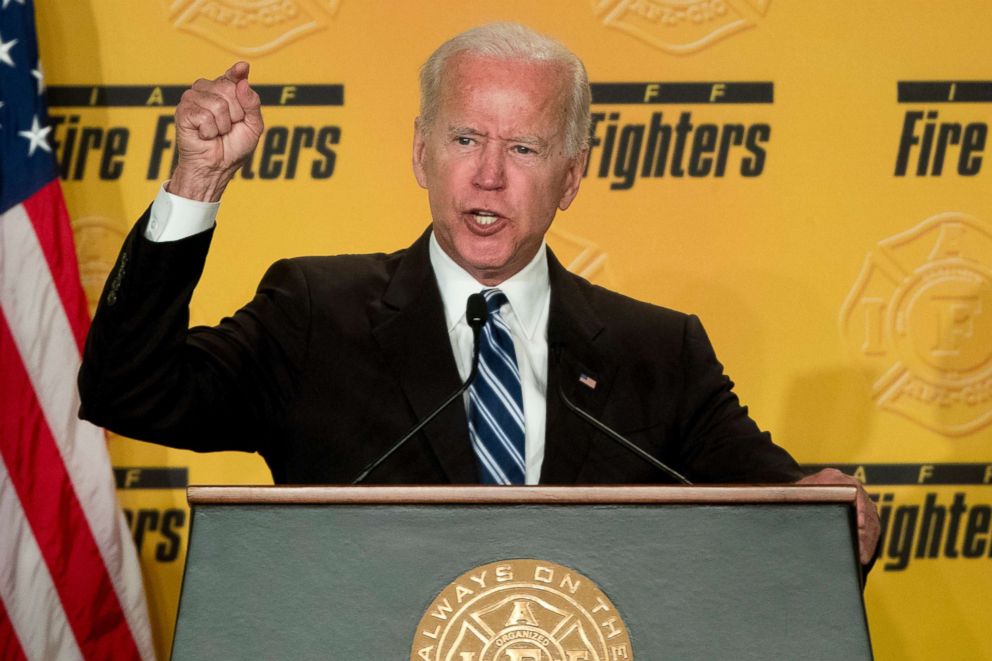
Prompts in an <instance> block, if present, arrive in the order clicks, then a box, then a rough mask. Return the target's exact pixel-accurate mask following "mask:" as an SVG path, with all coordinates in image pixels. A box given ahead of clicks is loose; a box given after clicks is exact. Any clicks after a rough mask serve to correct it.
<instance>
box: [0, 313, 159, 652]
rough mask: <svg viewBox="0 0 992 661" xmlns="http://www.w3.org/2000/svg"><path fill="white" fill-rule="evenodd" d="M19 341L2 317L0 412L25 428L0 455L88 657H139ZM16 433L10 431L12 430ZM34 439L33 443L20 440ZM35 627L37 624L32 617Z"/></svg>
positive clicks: (7, 439) (6, 440) (6, 438)
mask: <svg viewBox="0 0 992 661" xmlns="http://www.w3.org/2000/svg"><path fill="white" fill-rule="evenodd" d="M16 352H17V347H16V345H15V344H14V339H13V337H12V335H11V333H10V329H9V326H8V324H7V322H6V319H4V320H3V321H2V323H0V355H3V356H4V363H5V369H4V370H3V374H2V375H0V390H2V391H3V392H4V393H6V394H5V396H4V397H2V398H0V418H3V419H4V420H5V421H6V422H5V423H4V424H5V426H6V425H11V426H13V424H12V422H11V421H15V420H17V421H18V422H17V423H14V424H18V425H19V426H20V427H21V428H20V429H9V430H5V433H4V434H2V436H0V456H2V458H3V461H4V464H5V465H6V466H7V470H8V475H9V478H10V482H11V484H12V485H13V488H14V491H15V492H16V493H17V496H18V498H19V499H20V502H21V503H23V504H24V516H25V518H26V519H27V521H28V524H29V525H30V527H31V530H32V531H33V532H34V537H35V539H36V540H37V543H38V548H39V550H40V552H41V556H42V557H43V558H44V560H45V564H46V565H47V568H48V572H49V574H50V575H51V580H52V582H53V583H54V585H55V589H56V591H57V592H58V595H59V599H60V601H61V602H62V607H63V609H64V610H65V616H66V619H67V620H68V622H69V624H70V626H71V627H72V630H73V632H74V633H75V636H76V641H77V644H78V645H79V647H80V650H81V651H82V652H83V655H84V656H85V657H87V658H93V659H109V658H122V659H130V658H139V654H138V650H137V648H136V647H135V644H134V640H133V639H132V637H131V632H130V630H129V628H128V623H127V620H126V618H125V617H124V613H123V612H122V611H121V608H120V604H119V602H118V600H117V598H116V596H115V594H114V586H113V584H112V583H111V581H110V577H109V576H108V574H107V569H106V567H105V566H104V563H103V559H102V557H101V554H100V549H99V548H98V547H97V544H96V541H95V540H94V539H93V535H92V533H91V531H90V527H89V525H88V524H87V521H86V517H85V513H84V511H83V508H82V507H81V506H80V503H79V501H78V500H77V498H76V492H75V490H74V489H73V485H72V482H71V479H70V476H69V474H68V473H67V472H66V469H65V466H64V465H63V463H62V461H61V458H60V457H59V451H58V447H57V446H56V443H55V439H54V438H53V436H52V433H51V430H50V429H49V427H48V425H47V423H46V420H45V413H44V411H42V409H41V406H39V401H38V399H37V398H36V397H35V393H34V389H33V388H32V387H31V382H30V380H29V377H28V373H27V372H26V371H25V369H24V366H23V364H19V361H18V360H16V357H17V356H16ZM8 431H9V432H12V433H7V432H8ZM19 438H31V439H33V443H32V444H31V445H30V446H27V445H25V444H24V443H20V442H18V439H19ZM32 626H33V627H37V626H38V623H32Z"/></svg>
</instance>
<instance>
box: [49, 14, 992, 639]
mask: <svg viewBox="0 0 992 661" xmlns="http://www.w3.org/2000/svg"><path fill="white" fill-rule="evenodd" d="M36 4H37V13H38V20H39V30H40V40H41V48H42V52H43V58H44V63H45V73H46V75H47V84H48V85H49V88H50V94H51V100H52V105H53V107H52V115H53V118H54V120H55V121H56V122H57V126H56V129H55V131H54V135H55V139H56V141H57V143H58V144H57V154H58V157H59V162H60V164H61V167H62V175H63V179H64V184H65V190H66V196H67V198H68V203H69V207H70V210H71V212H72V214H73V217H74V219H75V221H74V222H75V230H76V235H77V239H78V244H79V250H80V261H81V268H82V271H83V278H84V283H85V286H86V288H87V293H88V294H89V295H90V297H91V300H93V299H94V298H95V296H96V294H97V292H98V291H99V289H100V287H101V286H102V282H103V280H104V278H105V277H106V274H107V272H108V270H109V267H110V264H111V260H112V259H113V257H114V255H115V254H116V250H117V248H118V246H119V245H120V241H121V239H122V237H123V235H124V233H125V232H126V231H127V228H128V227H129V225H130V223H132V222H133V220H134V219H135V218H137V216H138V215H139V214H140V213H141V211H142V210H143V209H144V207H145V206H146V205H147V204H148V203H149V202H150V201H151V199H152V198H153V196H154V194H155V192H156V190H157V188H158V186H159V183H160V181H161V180H163V179H164V178H166V177H167V175H168V169H169V165H170V162H171V159H172V157H173V150H172V143H171V140H172V133H171V128H172V127H171V124H170V121H171V120H170V116H171V106H172V104H174V103H175V101H176V98H177V96H178V92H179V90H181V89H182V86H184V85H187V84H189V83H190V82H191V81H192V80H193V79H195V78H197V77H200V76H204V77H213V76H216V75H218V74H219V73H220V72H222V71H223V70H224V69H226V68H227V67H228V66H229V65H230V63H231V62H233V61H234V60H236V59H240V58H246V59H249V60H250V61H251V62H252V74H251V79H252V81H253V82H254V83H255V84H256V85H260V86H261V88H262V89H263V95H264V96H265V99H266V101H267V107H266V109H265V117H266V124H267V126H268V134H267V137H266V138H265V139H264V142H263V144H262V146H261V147H260V149H259V151H258V152H257V153H256V155H255V157H254V160H253V162H252V164H251V166H250V168H249V170H248V171H246V172H245V173H244V174H243V176H242V177H241V179H240V180H239V181H236V182H235V183H234V184H233V185H232V186H231V187H230V188H229V189H228V194H227V196H226V197H225V201H224V204H223V207H222V210H221V214H220V219H219V228H218V231H217V235H216V238H215V241H214V244H213V248H212V252H211V254H210V259H209V262H208V264H207V267H206V272H205V274H204V276H203V280H202V283H201V285H200V287H199V288H198V290H197V293H196V297H195V299H194V302H193V312H192V316H193V322H194V323H213V322H215V321H216V320H218V319H219V318H220V317H221V316H222V315H224V314H226V313H228V312H230V311H232V310H234V309H235V308H236V307H238V306H239V305H240V304H242V303H243V302H245V301H247V300H248V299H249V298H250V296H251V294H252V292H253V288H254V286H255V284H256V283H257V281H258V279H259V277H260V276H261V274H262V272H263V271H264V269H265V268H266V266H267V265H268V264H269V263H271V262H272V261H273V260H275V259H276V258H278V257H282V256H289V255H300V254H314V253H340V252H367V251H377V250H391V249H396V248H400V247H402V246H405V245H407V244H408V243H410V242H411V241H412V239H413V238H415V237H416V236H417V235H418V233H419V232H420V231H421V230H422V229H423V227H424V226H425V225H426V224H427V222H428V214H427V206H426V200H425V196H424V194H423V192H422V191H421V190H420V189H419V188H418V187H417V186H416V184H415V182H414V180H413V177H412V176H411V172H410V164H409V162H410V143H411V136H412V126H413V118H414V116H415V114H416V105H417V99H416V83H415V81H416V75H417V67H418V65H419V63H420V62H422V61H423V60H424V58H425V57H426V56H427V55H428V53H429V52H430V51H431V50H432V49H433V48H434V47H435V46H436V45H437V44H438V43H440V42H441V41H442V40H443V39H444V38H446V37H448V36H450V35H451V34H453V33H455V32H457V31H460V30H462V29H464V28H466V27H469V26H472V25H475V24H478V23H480V22H484V21H490V20H500V19H512V20H518V21H522V22H525V23H528V24H530V25H532V26H534V27H536V28H537V29H539V30H542V31H545V32H547V33H550V34H552V35H554V36H556V37H558V38H560V39H561V40H562V41H564V42H565V43H566V44H568V45H570V46H571V47H572V48H573V49H574V50H575V51H576V52H578V53H579V54H580V55H581V56H582V57H583V58H584V60H585V62H586V64H587V66H588V69H589V72H590V77H591V79H592V81H593V82H594V84H595V96H596V103H595V105H594V107H593V111H594V113H595V117H594V118H595V120H596V122H595V134H594V143H595V145H594V149H593V152H592V155H591V159H590V166H589V170H588V174H587V177H586V180H585V181H584V183H583V186H582V187H583V190H582V192H581V194H580V195H579V197H578V200H577V201H576V203H575V204H574V205H573V207H572V208H571V209H570V210H569V211H568V212H567V213H566V214H563V215H562V216H561V217H560V218H559V219H558V220H557V221H556V225H555V228H554V230H553V234H552V237H551V244H552V246H553V247H554V248H555V249H556V250H557V251H558V253H559V254H560V255H561V256H562V257H563V258H564V260H565V261H566V262H568V263H569V264H570V266H571V268H573V269H574V270H576V271H579V272H581V273H583V274H585V275H586V276H587V277H589V278H590V279H592V280H594V281H597V282H600V283H603V284H606V285H608V286H611V287H614V288H616V289H619V290H620V291H622V292H624V293H627V294H630V295H632V296H635V297H638V298H642V299H646V300H649V301H652V302H655V303H659V304H662V305H666V306H669V307H674V308H677V309H682V310H686V311H692V312H695V313H697V314H699V315H700V316H701V318H702V319H703V321H704V323H705V324H706V326H707V328H708V330H709V332H710V334H711V336H712V339H713V341H714V343H715V345H716V347H717V350H718V353H719V355H720V357H721V359H722V360H723V362H724V363H725V365H726V366H727V369H728V371H729V373H730V374H731V375H732V376H733V377H734V379H735V380H736V381H737V382H738V384H739V385H738V392H739V394H740V395H741V397H742V399H743V400H744V401H745V402H746V403H747V404H749V405H750V407H751V410H752V413H753V415H754V416H755V418H756V419H757V420H758V421H759V422H760V423H761V424H762V425H763V426H764V427H766V428H768V429H770V430H771V431H772V433H773V434H774V436H775V437H776V438H777V439H778V441H779V442H780V443H782V444H784V445H786V446H787V447H788V448H789V449H790V450H791V451H792V452H793V453H794V454H795V455H796V456H797V457H798V458H799V459H800V461H802V462H804V463H807V464H811V465H813V464H825V463H833V464H844V465H846V466H847V468H848V470H851V471H856V472H857V474H858V475H859V476H860V477H861V478H862V479H864V480H865V481H866V482H867V484H868V486H869V488H870V491H871V492H872V493H873V494H874V495H875V496H877V497H878V498H879V499H880V505H881V509H882V512H883V519H884V523H885V526H886V537H885V539H884V540H883V555H882V559H881V560H880V562H879V566H878V567H877V568H876V569H875V571H874V572H873V574H872V576H871V579H870V581H869V584H868V587H867V591H866V599H867V605H868V613H869V621H870V625H871V632H872V637H873V641H874V644H875V648H876V651H877V655H878V657H879V658H880V659H897V658H898V659H932V658H983V657H984V658H989V657H992V643H990V641H989V638H988V636H987V633H986V628H987V625H988V607H987V604H986V603H985V602H986V600H987V596H988V594H989V593H990V589H992V572H990V571H989V569H990V556H992V540H990V528H992V522H990V519H992V516H990V512H992V493H990V487H989V486H988V485H989V483H990V482H992V468H990V465H992V447H990V446H992V442H990V441H992V427H990V422H992V356H990V354H992V294H990V291H992V285H990V282H992V196H990V195H989V194H988V193H989V185H988V182H989V177H990V176H992V172H989V170H992V165H989V164H988V163H987V160H988V151H989V147H988V121H989V117H990V112H989V110H990V108H992V106H990V105H989V103H990V102H992V82H989V79H992V71H990V69H989V63H990V62H992V41H990V40H989V39H988V34H987V28H988V18H989V14H988V8H987V5H986V4H985V3H983V2H978V1H973V2H964V1H960V0H952V1H949V2H943V3H933V2H930V1H929V0H912V1H910V0H907V1H904V2H900V3H871V2H869V3H839V2H780V1H778V0H776V1H774V2H773V1H771V0H544V1H542V2H533V1H530V0H526V1H525V0H501V1H499V2H495V1H489V0H475V1H473V2H464V0H461V1H456V0H435V1H434V2H364V1H359V0H340V2H338V1H333V0H172V1H169V0H150V1H147V2H123V1H120V0H118V1H110V2H106V1H103V2H97V1H96V0H79V1H77V2H72V3H67V2H55V0H37V3H36ZM983 81H984V82H983ZM679 83H691V84H679ZM111 450H112V454H113V459H114V463H115V465H116V466H117V467H118V470H117V477H118V484H119V486H120V496H121V500H122V502H123V504H124V507H125V508H126V509H127V511H128V514H129V517H130V519H131V525H132V528H133V530H134V533H135V537H136V539H137V540H138V542H139V544H140V547H141V557H142V559H143V562H144V567H145V569H146V574H145V575H146V581H147V586H148V593H149V598H150V602H151V612H152V615H153V618H154V620H155V622H154V624H155V630H156V635H157V644H158V649H159V650H160V653H162V655H163V656H164V655H165V654H166V651H167V650H168V648H169V643H170V640H171V635H172V626H173V618H174V614H175V607H176V602H177V597H178V587H179V579H180V575H181V568H182V563H183V560H184V557H185V542H186V535H187V530H188V513H187V510H186V506H185V494H184V491H183V490H182V487H184V486H185V485H186V484H187V483H258V482H267V481H269V479H270V478H269V475H268V471H267V470H266V469H265V467H264V465H263V463H262V462H261V461H260V460H259V459H258V458H257V457H253V456H242V455H236V454H219V455H211V456H203V455H193V454H191V453H186V452H180V451H172V450H168V449H163V448H159V447H155V446H152V445H147V444H143V443H136V442H132V441H126V440H122V439H117V438H114V439H112V444H111ZM983 622H984V623H985V624H984V625H982V623H983Z"/></svg>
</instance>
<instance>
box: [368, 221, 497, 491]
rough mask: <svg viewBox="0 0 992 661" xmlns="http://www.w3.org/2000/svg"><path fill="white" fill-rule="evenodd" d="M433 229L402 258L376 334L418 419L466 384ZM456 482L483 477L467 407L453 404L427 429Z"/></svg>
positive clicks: (376, 314)
mask: <svg viewBox="0 0 992 661" xmlns="http://www.w3.org/2000/svg"><path fill="white" fill-rule="evenodd" d="M429 237H430V229H428V230H427V232H425V233H424V234H423V235H422V236H421V237H420V238H419V239H418V240H417V241H416V243H414V244H413V245H412V246H411V247H410V249H409V250H408V251H407V253H406V255H405V256H404V257H403V258H402V260H401V261H400V264H399V266H398V267H397V270H396V273H395V274H394V275H393V277H392V279H391V280H390V283H389V285H388V286H387V289H386V293H385V295H384V296H383V298H382V303H381V305H379V306H376V307H375V308H373V310H372V313H371V316H372V320H371V321H372V334H373V336H374V337H375V339H376V341H377V342H378V343H379V347H380V348H381V350H382V353H383V357H384V359H385V364H386V369H389V370H392V371H393V373H394V374H395V376H396V379H397V381H398V382H399V384H400V387H401V388H402V389H403V392H404V394H405V395H406V398H407V401H408V402H409V404H410V407H411V408H412V409H413V412H414V416H415V417H416V419H417V420H422V419H424V418H425V417H427V416H428V415H429V414H430V413H431V411H433V410H434V409H435V408H437V407H438V406H439V405H440V404H441V402H442V401H443V400H444V399H445V398H446V397H447V396H448V395H450V394H451V393H452V392H454V391H455V390H456V389H457V388H458V386H459V385H460V380H459V377H458V368H457V366H456V365H455V359H454V356H453V355H452V352H451V341H450V339H449V338H448V333H447V324H446V322H445V317H444V307H443V304H442V302H441V293H440V291H439V290H438V286H437V281H436V279H435V277H434V271H433V270H432V269H431V266H430V256H429V252H428V240H429ZM421 433H422V434H423V435H425V436H426V438H427V440H428V442H429V443H430V446H431V448H432V450H433V451H434V454H435V455H436V458H437V461H438V463H439V465H440V466H441V468H442V470H443V471H444V473H445V474H446V475H447V477H448V479H449V480H450V481H451V482H453V483H475V482H478V481H479V478H478V472H477V469H476V462H475V454H474V452H473V451H472V446H471V444H470V443H469V440H468V421H467V419H466V417H465V407H464V406H463V405H462V404H461V402H453V403H452V404H451V406H449V407H448V408H447V409H446V410H444V411H443V412H442V413H441V414H440V415H438V417H437V418H435V419H434V420H433V421H432V422H430V423H429V424H428V425H427V426H426V427H425V428H424V429H423V430H422V432H421Z"/></svg>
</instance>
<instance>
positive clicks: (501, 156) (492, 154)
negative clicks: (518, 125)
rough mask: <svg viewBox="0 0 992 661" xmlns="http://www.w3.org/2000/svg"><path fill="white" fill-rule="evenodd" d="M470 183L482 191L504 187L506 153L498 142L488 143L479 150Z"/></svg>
mask: <svg viewBox="0 0 992 661" xmlns="http://www.w3.org/2000/svg"><path fill="white" fill-rule="evenodd" d="M472 183H473V184H474V185H475V186H476V187H477V188H481V189H483V190H499V189H501V188H503V186H505V185H506V153H505V152H504V150H503V146H502V145H501V144H500V143H499V142H497V141H491V142H488V143H486V145H485V146H484V147H483V148H482V149H481V150H480V152H479V162H478V164H477V167H476V169H475V176H474V177H473V180H472Z"/></svg>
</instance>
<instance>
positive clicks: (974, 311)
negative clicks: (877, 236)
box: [840, 213, 992, 436]
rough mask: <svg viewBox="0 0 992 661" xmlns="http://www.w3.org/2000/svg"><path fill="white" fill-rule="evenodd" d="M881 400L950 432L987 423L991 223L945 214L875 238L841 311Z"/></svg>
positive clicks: (990, 414) (991, 372) (844, 329)
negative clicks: (891, 234) (877, 241)
mask: <svg viewBox="0 0 992 661" xmlns="http://www.w3.org/2000/svg"><path fill="white" fill-rule="evenodd" d="M840 325H841V333H842V334H843V336H844V338H845V340H846V341H847V344H848V346H849V347H850V348H851V349H852V350H853V351H854V352H855V354H856V355H857V356H858V357H859V360H860V361H861V362H862V363H863V365H864V368H865V371H866V372H867V373H868V375H869V377H870V378H871V379H872V381H873V396H874V398H875V401H876V403H877V405H878V406H879V407H881V408H882V409H885V410H889V411H892V412H895V413H898V414H900V415H903V416H905V417H907V418H909V419H910V420H913V421H914V422H916V423H918V424H921V425H923V426H924V427H927V428H929V429H931V430H933V431H936V432H939V433H941V434H944V435H947V436H962V435H964V434H970V433H972V432H974V431H977V430H979V429H982V428H983V427H985V426H987V425H988V424H989V423H990V422H992V228H990V227H989V225H988V224H987V223H982V222H980V221H979V220H977V219H976V218H972V217H971V216H967V215H965V214H961V213H943V214H940V215H937V216H933V217H932V218H928V219H927V220H925V221H923V222H922V223H920V224H919V225H917V226H916V227H914V228H912V229H910V230H908V231H906V232H903V233H901V234H897V235H895V236H892V237H889V238H888V239H884V240H883V241H879V243H878V245H877V246H876V249H875V250H873V251H872V252H871V253H869V254H868V257H867V258H866V260H865V264H864V266H863V267H862V269H861V273H860V275H859V276H858V278H857V281H856V282H855V284H854V287H853V288H852V290H851V293H850V294H849V295H848V298H847V300H846V301H845V302H844V305H843V307H842V308H841V312H840Z"/></svg>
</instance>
